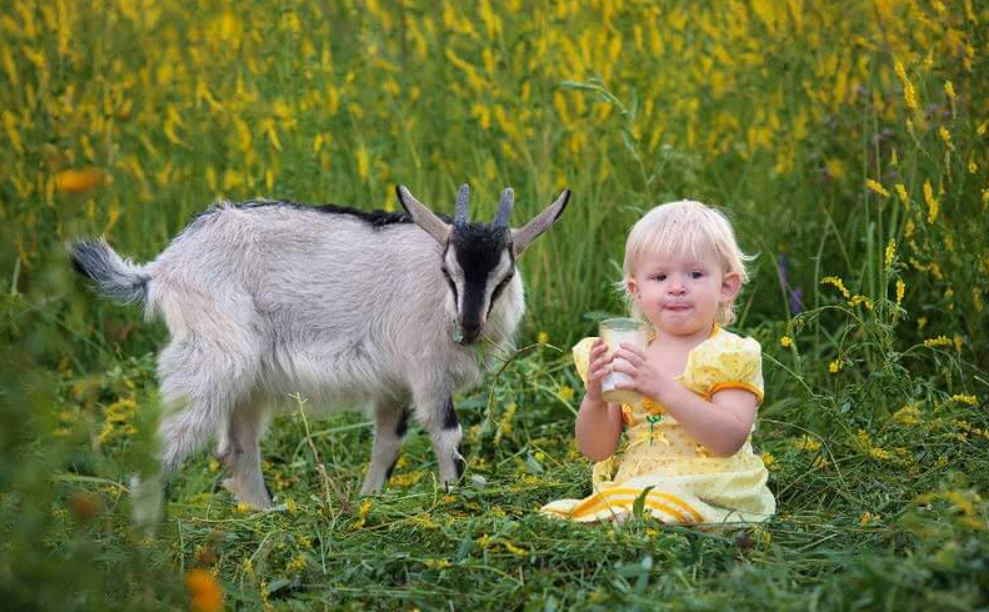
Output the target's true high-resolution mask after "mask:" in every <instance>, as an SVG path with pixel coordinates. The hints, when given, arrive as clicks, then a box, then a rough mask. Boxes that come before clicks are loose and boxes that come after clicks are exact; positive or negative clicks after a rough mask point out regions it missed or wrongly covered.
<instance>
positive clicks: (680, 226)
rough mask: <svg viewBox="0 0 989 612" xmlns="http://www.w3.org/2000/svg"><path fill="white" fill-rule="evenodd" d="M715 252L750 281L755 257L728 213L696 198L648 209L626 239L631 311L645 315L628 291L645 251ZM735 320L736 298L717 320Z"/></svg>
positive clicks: (625, 287) (625, 267) (726, 268)
mask: <svg viewBox="0 0 989 612" xmlns="http://www.w3.org/2000/svg"><path fill="white" fill-rule="evenodd" d="M711 254H713V255H715V256H716V257H717V259H718V261H719V263H720V264H721V268H722V271H723V272H724V273H725V274H729V273H736V274H738V276H739V278H740V279H741V284H742V285H744V284H745V283H747V282H748V280H749V275H748V272H747V271H746V270H745V262H747V261H751V260H753V259H755V257H754V256H751V255H746V254H745V253H743V252H742V250H741V249H740V248H739V246H738V242H737V241H736V240H735V230H733V229H732V227H731V222H730V221H729V220H728V217H726V216H725V215H724V213H722V212H721V211H719V210H716V209H714V208H711V207H710V206H707V205H705V204H701V203H700V202H694V201H692V200H680V201H679V202H669V203H667V204H660V205H659V206H656V207H655V208H653V209H652V210H650V211H649V212H647V213H646V214H645V215H644V216H643V217H642V218H641V219H639V220H638V221H637V222H636V224H635V225H633V226H632V229H631V231H629V233H628V240H626V241H625V263H624V265H623V272H624V280H623V281H622V289H623V291H624V293H625V299H626V301H627V302H628V308H629V312H630V313H631V314H632V315H633V316H635V317H638V318H642V313H641V312H639V309H638V307H637V306H636V304H635V300H634V299H633V297H632V295H630V294H629V292H628V281H629V279H630V278H632V277H633V276H634V275H635V265H636V263H637V262H639V261H641V258H642V257H643V256H644V255H660V256H688V257H694V258H697V259H702V258H704V257H706V256H708V255H711ZM734 320H735V304H734V301H732V302H728V303H725V304H719V305H718V313H717V322H718V323H719V324H720V325H728V324H730V323H732V322H733V321H734Z"/></svg>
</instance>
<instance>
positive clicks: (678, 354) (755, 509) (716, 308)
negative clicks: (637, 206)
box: [542, 201, 776, 524]
mask: <svg viewBox="0 0 989 612" xmlns="http://www.w3.org/2000/svg"><path fill="white" fill-rule="evenodd" d="M747 259H749V258H748V257H746V256H745V255H744V254H743V253H742V252H741V250H740V249H739V247H738V244H737V243H736V241H735V234H734V231H733V230H732V227H731V225H730V223H729V222H728V220H727V219H726V218H725V217H724V215H722V214H721V213H719V212H718V211H716V210H714V209H712V208H710V207H708V206H705V205H704V204H700V203H698V202H691V201H680V202H673V203H669V204H663V205H661V206H657V207H655V208H653V209H652V210H651V211H649V212H648V213H647V214H646V215H645V216H644V217H642V219H640V220H639V221H638V222H637V223H636V224H635V226H634V227H633V228H632V231H631V232H630V233H629V236H628V241H627V242H626V244H625V263H624V283H623V284H624V289H625V292H626V296H627V298H628V303H629V309H630V311H631V314H632V316H634V317H636V318H640V319H642V320H643V321H644V322H645V324H646V326H647V328H648V329H649V337H650V340H649V342H648V344H647V346H646V347H645V349H644V350H643V349H641V348H638V347H635V346H632V345H629V344H622V345H621V348H620V349H619V350H618V351H617V352H615V353H614V354H609V353H608V348H607V346H605V344H604V343H603V342H602V341H601V340H600V339H598V338H585V339H584V340H582V341H580V342H579V343H578V344H577V345H576V346H575V347H574V348H573V355H574V361H575V364H576V367H577V371H578V372H579V374H580V376H581V378H582V379H583V381H584V384H585V386H586V389H587V392H586V394H585V396H584V399H583V401H582V402H581V405H580V412H579V413H578V415H577V425H576V439H577V446H578V447H579V449H580V451H581V452H582V453H583V454H584V455H585V456H587V457H588V458H590V459H592V460H594V461H597V462H598V463H596V464H595V466H594V470H593V474H592V483H593V491H594V492H593V494H592V495H591V496H590V497H587V498H584V499H565V500H559V501H554V502H551V503H549V504H547V505H545V506H544V507H543V508H542V512H543V513H545V514H547V515H550V516H554V517H560V518H565V519H569V520H573V521H579V522H593V521H604V520H619V521H620V520H623V519H624V518H626V517H627V516H628V515H629V514H630V513H631V512H632V509H633V507H634V504H635V502H636V500H637V499H639V498H640V497H641V498H642V499H643V511H644V512H648V513H650V514H651V515H652V516H654V517H656V518H657V519H659V520H661V521H663V522H665V523H671V524H711V523H731V522H759V521H764V520H766V519H767V518H769V517H770V516H771V515H772V514H773V513H774V512H775V511H776V500H775V499H774V498H773V495H772V493H770V491H769V489H768V488H767V487H766V478H767V476H768V473H767V471H766V467H765V465H763V462H762V459H761V457H759V456H758V455H756V454H754V453H753V452H752V445H751V441H750V440H751V433H752V431H753V429H754V423H755V416H756V410H757V408H758V406H759V404H760V403H761V402H762V399H763V388H762V387H763V382H762V357H761V348H760V346H759V343H758V342H756V341H755V340H752V339H751V338H743V337H741V336H738V335H736V334H733V333H731V332H729V331H727V330H725V329H724V328H723V327H722V326H723V325H727V324H730V323H731V322H732V321H733V320H734V301H735V298H736V296H737V295H738V292H739V290H740V289H741V287H742V285H743V284H744V283H745V282H746V280H747V275H746V272H745V261H746V260H747ZM611 372H622V373H624V374H626V375H627V377H628V380H629V381H630V382H627V383H624V384H623V385H620V387H619V388H624V389H628V390H631V391H634V392H635V393H636V394H637V395H638V396H639V397H640V398H641V399H640V400H638V401H634V402H632V403H630V404H625V405H617V404H612V403H608V402H606V401H604V399H603V398H602V396H601V381H602V379H603V378H604V377H605V376H607V375H608V374H609V373H611ZM623 429H624V430H625V433H626V438H625V441H624V443H623V444H621V445H620V444H619V441H620V439H621V434H622V431H623Z"/></svg>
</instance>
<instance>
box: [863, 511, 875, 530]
mask: <svg viewBox="0 0 989 612" xmlns="http://www.w3.org/2000/svg"><path fill="white" fill-rule="evenodd" d="M877 520H879V515H878V514H873V513H871V512H863V513H862V516H860V517H859V527H865V526H866V525H868V524H869V523H874V522H876V521H877Z"/></svg>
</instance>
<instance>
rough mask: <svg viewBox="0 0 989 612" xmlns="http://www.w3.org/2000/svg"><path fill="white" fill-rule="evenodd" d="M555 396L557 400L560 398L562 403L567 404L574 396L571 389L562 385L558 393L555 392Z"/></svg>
mask: <svg viewBox="0 0 989 612" xmlns="http://www.w3.org/2000/svg"><path fill="white" fill-rule="evenodd" d="M556 395H557V397H559V398H560V399H561V400H563V401H565V402H569V401H570V400H572V399H573V395H574V391H573V388H571V387H569V386H567V385H563V386H562V387H560V389H559V390H558V391H557V392H556Z"/></svg>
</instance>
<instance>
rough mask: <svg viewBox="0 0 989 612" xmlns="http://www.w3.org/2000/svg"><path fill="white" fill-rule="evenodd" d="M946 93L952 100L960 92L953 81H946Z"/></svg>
mask: <svg viewBox="0 0 989 612" xmlns="http://www.w3.org/2000/svg"><path fill="white" fill-rule="evenodd" d="M944 93H945V94H947V95H948V98H949V99H951V100H954V99H955V98H957V97H958V94H956V93H955V85H954V83H952V82H951V81H945V82H944Z"/></svg>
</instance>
